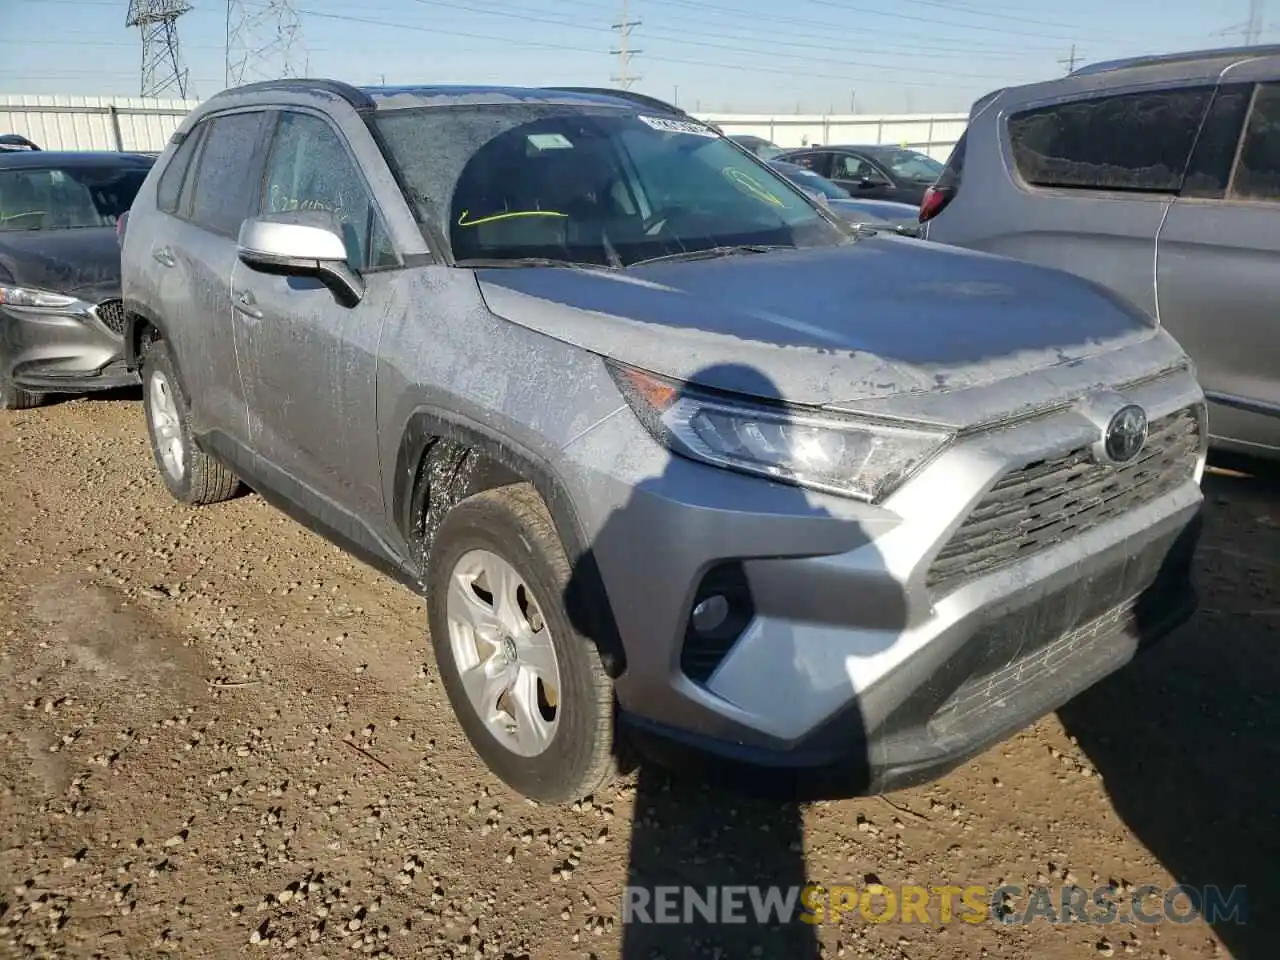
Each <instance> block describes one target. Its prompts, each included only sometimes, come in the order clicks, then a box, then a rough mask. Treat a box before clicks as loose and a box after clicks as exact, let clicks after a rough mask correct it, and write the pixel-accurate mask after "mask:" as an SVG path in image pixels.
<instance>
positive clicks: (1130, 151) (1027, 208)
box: [928, 83, 1215, 314]
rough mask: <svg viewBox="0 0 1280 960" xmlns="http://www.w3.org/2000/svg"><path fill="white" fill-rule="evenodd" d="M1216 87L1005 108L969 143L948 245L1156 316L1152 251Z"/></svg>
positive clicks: (974, 131) (945, 226)
mask: <svg viewBox="0 0 1280 960" xmlns="http://www.w3.org/2000/svg"><path fill="white" fill-rule="evenodd" d="M1214 87H1215V84H1212V83H1211V84H1203V83H1194V84H1190V85H1183V86H1168V87H1157V88H1150V87H1147V88H1142V89H1127V90H1118V91H1113V90H1108V91H1107V92H1105V93H1097V92H1095V93H1089V94H1080V93H1075V94H1073V95H1071V96H1070V97H1058V98H1055V99H1053V100H1049V101H1047V102H1046V101H1039V102H1033V103H1026V102H1023V103H1021V104H1018V103H1016V102H1015V104H1013V105H1005V104H1003V103H1002V102H1001V101H997V102H996V103H995V104H993V105H992V106H991V107H990V108H989V109H988V110H987V111H985V112H984V113H983V115H982V116H981V117H978V118H975V120H974V121H973V122H972V123H971V125H970V128H969V130H968V132H967V136H966V142H965V150H964V185H963V186H962V187H960V188H959V189H958V190H956V191H955V192H954V195H953V196H952V198H951V200H950V201H949V202H948V203H947V205H946V208H945V209H944V210H943V211H942V212H941V213H939V214H938V215H937V217H936V219H934V220H933V221H931V222H930V225H929V229H928V237H929V239H930V240H939V241H941V242H943V243H954V244H957V245H959V246H964V247H969V248H971V249H976V250H984V251H986V252H988V253H997V254H1002V255H1004V256H1009V257H1015V258H1018V259H1022V260H1028V261H1031V262H1033V263H1040V264H1044V265H1046V266H1050V267H1057V268H1059V269H1063V270H1066V271H1068V272H1070V273H1074V274H1077V275H1079V276H1082V277H1085V278H1087V279H1089V280H1093V281H1094V282H1096V283H1100V284H1102V285H1103V286H1105V287H1108V288H1109V289H1111V290H1113V291H1115V292H1116V293H1118V294H1120V295H1121V296H1122V297H1124V298H1125V299H1127V300H1129V301H1130V302H1132V303H1134V304H1136V305H1137V306H1138V307H1140V308H1141V309H1143V310H1145V311H1146V312H1147V313H1150V314H1155V313H1156V309H1157V305H1156V298H1155V287H1156V284H1155V240H1156V234H1157V232H1158V231H1159V229H1160V224H1161V221H1162V220H1163V219H1164V216H1165V212H1166V211H1167V210H1168V209H1169V205H1170V204H1171V203H1172V202H1173V198H1174V197H1175V196H1176V195H1177V193H1178V191H1179V189H1180V188H1181V184H1182V177H1183V173H1184V171H1185V169H1186V167H1187V163H1188V160H1189V158H1190V155H1191V150H1192V147H1193V145H1194V144H1195V141H1196V134H1197V132H1198V130H1199V129H1200V125H1201V122H1202V120H1203V119H1204V117H1205V113H1206V111H1207V109H1208V106H1209V103H1210V101H1211V100H1212V98H1213V91H1214Z"/></svg>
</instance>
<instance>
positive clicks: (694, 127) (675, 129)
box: [639, 116, 720, 140]
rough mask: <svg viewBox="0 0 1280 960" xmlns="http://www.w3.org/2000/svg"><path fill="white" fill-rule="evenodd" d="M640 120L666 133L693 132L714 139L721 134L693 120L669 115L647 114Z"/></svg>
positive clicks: (697, 135)
mask: <svg viewBox="0 0 1280 960" xmlns="http://www.w3.org/2000/svg"><path fill="white" fill-rule="evenodd" d="M639 120H640V122H641V123H644V124H648V125H649V126H651V127H653V129H655V130H661V131H663V132H664V133H691V134H693V135H694V136H695V137H711V138H712V139H713V140H714V139H716V138H718V137H719V136H720V134H718V133H716V132H715V131H714V130H712V129H711V128H710V127H704V126H703V125H702V124H700V123H697V122H696V121H693V120H672V119H670V118H668V117H646V116H640V117H639Z"/></svg>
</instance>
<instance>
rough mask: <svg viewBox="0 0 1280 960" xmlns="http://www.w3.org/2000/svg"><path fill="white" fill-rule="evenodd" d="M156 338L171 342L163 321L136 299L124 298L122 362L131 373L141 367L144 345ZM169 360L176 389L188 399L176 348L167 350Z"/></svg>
mask: <svg viewBox="0 0 1280 960" xmlns="http://www.w3.org/2000/svg"><path fill="white" fill-rule="evenodd" d="M156 340H165V341H168V342H170V343H172V340H170V338H169V335H168V333H167V332H166V330H165V324H164V321H163V320H162V319H161V318H160V316H159V315H158V314H157V313H156V312H155V311H153V310H151V309H150V308H149V307H147V306H144V305H143V304H141V303H138V302H137V301H136V300H128V299H126V300H125V302H124V363H125V367H126V368H127V369H128V370H129V371H130V372H132V373H138V372H139V371H140V370H141V369H142V356H143V353H144V352H145V348H146V345H147V344H148V343H151V342H154V341H156ZM169 361H170V362H171V363H172V364H173V369H174V372H175V373H176V374H177V375H178V383H177V387H178V390H180V391H181V392H182V396H183V399H184V400H188V401H189V400H190V397H189V396H188V394H187V378H186V374H184V373H183V371H182V359H181V358H180V357H179V356H178V353H177V351H176V350H172V349H170V350H169Z"/></svg>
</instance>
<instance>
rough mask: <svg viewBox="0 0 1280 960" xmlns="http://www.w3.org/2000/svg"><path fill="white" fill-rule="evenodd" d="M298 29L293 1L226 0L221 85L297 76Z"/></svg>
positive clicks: (298, 22) (299, 31) (296, 13)
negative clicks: (223, 67) (257, 0)
mask: <svg viewBox="0 0 1280 960" xmlns="http://www.w3.org/2000/svg"><path fill="white" fill-rule="evenodd" d="M301 32H302V21H301V20H300V19H299V17H298V11H297V10H296V9H295V8H294V6H293V0H265V2H260V0H259V2H251V0H227V39H226V54H227V55H226V67H225V69H224V72H223V78H222V80H223V84H224V85H225V86H228V87H235V86H239V85H240V84H242V83H251V82H253V81H254V80H279V79H282V78H284V77H296V76H298V75H299V71H298V62H297V61H298V54H299V52H300V51H299V50H298V49H297V47H299V46H300V45H301V44H300V37H299V34H301Z"/></svg>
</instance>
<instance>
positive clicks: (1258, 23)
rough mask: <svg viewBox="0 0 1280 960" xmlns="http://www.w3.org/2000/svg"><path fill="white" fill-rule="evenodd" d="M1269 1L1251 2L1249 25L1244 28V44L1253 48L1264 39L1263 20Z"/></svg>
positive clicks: (1255, 0)
mask: <svg viewBox="0 0 1280 960" xmlns="http://www.w3.org/2000/svg"><path fill="white" fill-rule="evenodd" d="M1266 8H1267V0H1249V23H1248V25H1247V26H1246V27H1245V28H1244V42H1245V43H1246V44H1247V45H1248V46H1253V45H1254V44H1255V43H1257V42H1258V40H1259V39H1261V37H1262V20H1263V17H1264V16H1265V13H1266Z"/></svg>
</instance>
